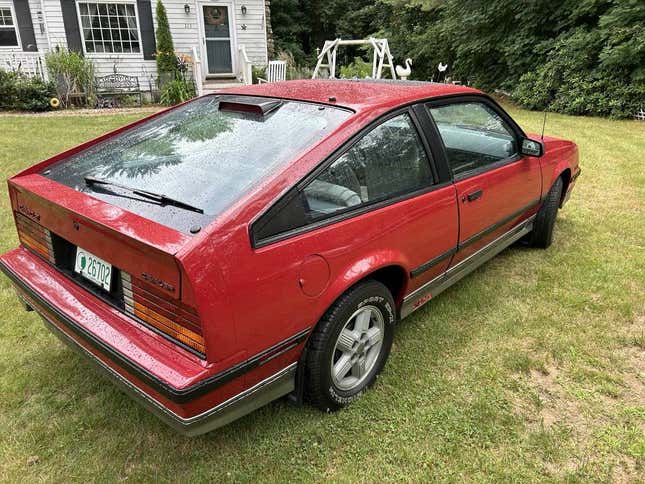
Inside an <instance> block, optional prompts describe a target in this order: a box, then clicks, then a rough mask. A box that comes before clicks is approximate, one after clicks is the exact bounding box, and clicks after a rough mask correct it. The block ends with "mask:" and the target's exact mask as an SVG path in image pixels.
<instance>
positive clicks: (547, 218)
mask: <svg viewBox="0 0 645 484" xmlns="http://www.w3.org/2000/svg"><path fill="white" fill-rule="evenodd" d="M562 187H563V183H562V178H558V179H557V180H556V181H555V183H554V184H553V186H552V187H551V190H549V193H548V194H547V196H546V199H545V200H544V203H543V204H542V206H541V207H540V210H538V213H537V215H536V216H535V221H534V222H533V231H532V232H531V234H530V237H529V243H530V244H531V245H532V246H533V247H539V248H542V249H546V248H547V247H549V246H550V245H551V243H552V242H553V229H554V227H555V219H556V217H557V215H558V207H559V206H560V199H561V198H562Z"/></svg>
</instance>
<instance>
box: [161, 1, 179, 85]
mask: <svg viewBox="0 0 645 484" xmlns="http://www.w3.org/2000/svg"><path fill="white" fill-rule="evenodd" d="M156 33H157V54H156V56H157V72H158V73H159V75H160V77H162V74H164V73H170V74H173V76H170V77H171V79H172V78H174V77H175V76H174V75H175V74H176V73H177V57H176V55H175V46H174V44H173V42H172V34H171V33H170V25H169V24H168V15H167V14H166V7H164V5H163V3H162V2H161V0H157V28H156Z"/></svg>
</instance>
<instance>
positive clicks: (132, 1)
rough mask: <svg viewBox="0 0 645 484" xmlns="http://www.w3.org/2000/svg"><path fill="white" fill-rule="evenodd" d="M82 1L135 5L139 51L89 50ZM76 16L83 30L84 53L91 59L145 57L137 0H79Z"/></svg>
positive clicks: (81, 30) (80, 28)
mask: <svg viewBox="0 0 645 484" xmlns="http://www.w3.org/2000/svg"><path fill="white" fill-rule="evenodd" d="M80 3H118V4H123V5H133V6H134V18H135V20H136V21H137V34H138V35H139V52H88V51H87V49H86V48H85V32H83V22H82V21H81V9H80V7H79V4H80ZM76 18H77V21H78V29H79V31H80V32H81V44H82V45H83V54H85V56H86V57H88V58H90V59H120V58H127V59H143V38H142V37H141V26H140V25H139V10H138V9H137V2H136V0H77V2H76Z"/></svg>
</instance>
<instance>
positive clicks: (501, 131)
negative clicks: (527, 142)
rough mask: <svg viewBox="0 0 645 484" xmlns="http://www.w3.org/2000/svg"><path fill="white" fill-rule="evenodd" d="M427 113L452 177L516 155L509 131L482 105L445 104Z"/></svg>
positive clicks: (512, 136) (515, 145) (498, 117)
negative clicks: (444, 152)
mask: <svg viewBox="0 0 645 484" xmlns="http://www.w3.org/2000/svg"><path fill="white" fill-rule="evenodd" d="M429 111H430V114H431V116H432V118H433V119H434V121H435V123H436V125H437V128H438V129H439V134H440V135H441V138H442V140H443V144H444V146H445V147H446V152H447V155H448V163H449V164H450V168H451V169H452V173H453V175H459V174H460V173H464V172H467V171H471V170H476V169H478V168H482V167H485V166H486V165H489V164H491V163H495V162H496V161H500V160H504V159H507V158H510V157H512V156H514V155H516V154H517V142H516V140H515V135H514V133H513V130H511V129H510V127H509V126H508V125H507V124H506V123H505V122H504V120H503V119H502V118H501V117H500V116H499V115H498V114H497V113H496V112H495V111H494V110H493V109H491V108H490V107H488V106H487V105H486V104H484V103H479V102H467V103H454V104H447V105H445V106H438V107H431V108H429Z"/></svg>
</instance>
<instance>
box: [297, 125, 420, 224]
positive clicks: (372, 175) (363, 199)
mask: <svg viewBox="0 0 645 484" xmlns="http://www.w3.org/2000/svg"><path fill="white" fill-rule="evenodd" d="M431 182H432V174H431V172H430V165H429V162H428V158H427V156H426V153H425V150H424V149H423V145H422V143H421V140H420V139H419V135H418V134H417V131H416V129H415V127H414V124H413V122H412V119H410V116H409V115H408V114H407V113H406V114H401V115H399V116H396V117H394V118H392V119H389V120H388V121H386V122H384V123H383V124H380V125H379V126H377V127H376V128H374V129H373V130H372V131H370V132H369V133H368V134H366V135H365V136H363V138H361V139H360V140H359V141H358V142H357V143H356V144H355V145H354V146H353V147H352V148H350V149H349V151H347V152H346V153H345V154H344V155H342V156H341V157H340V158H338V159H337V160H336V161H335V162H334V163H333V164H331V165H330V166H329V167H328V168H327V169H326V170H325V171H323V172H322V173H321V174H320V175H318V177H317V178H316V179H315V180H313V181H312V182H311V183H309V185H307V186H306V187H305V189H304V199H305V205H306V211H307V218H308V219H309V220H310V221H315V220H319V219H321V218H324V217H326V216H328V215H330V214H334V213H336V212H341V211H344V210H347V209H348V208H351V207H357V206H360V205H364V204H368V203H373V202H378V201H382V200H386V199H388V198H392V197H395V196H397V195H401V194H404V193H408V192H412V191H414V190H417V189H419V188H422V187H424V186H427V185H429V184H431Z"/></svg>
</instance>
